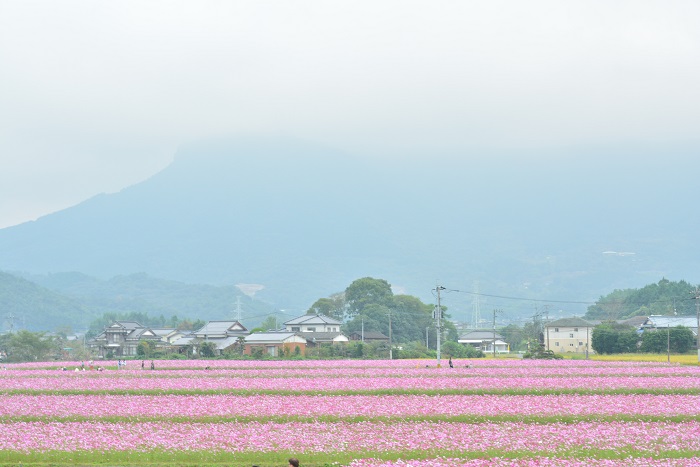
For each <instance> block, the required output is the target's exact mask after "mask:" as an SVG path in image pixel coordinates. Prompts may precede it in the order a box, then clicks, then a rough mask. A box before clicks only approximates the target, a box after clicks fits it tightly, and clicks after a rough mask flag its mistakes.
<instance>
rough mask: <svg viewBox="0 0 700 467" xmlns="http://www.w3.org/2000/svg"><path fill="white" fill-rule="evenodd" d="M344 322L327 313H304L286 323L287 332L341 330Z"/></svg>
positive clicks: (337, 331)
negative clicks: (326, 314)
mask: <svg viewBox="0 0 700 467" xmlns="http://www.w3.org/2000/svg"><path fill="white" fill-rule="evenodd" d="M342 324H343V323H342V322H340V321H338V320H337V319H333V318H329V317H328V316H325V315H303V316H299V317H298V318H294V319H291V320H289V321H286V322H285V323H284V327H285V331H287V332H336V333H339V332H340V326H341V325H342Z"/></svg>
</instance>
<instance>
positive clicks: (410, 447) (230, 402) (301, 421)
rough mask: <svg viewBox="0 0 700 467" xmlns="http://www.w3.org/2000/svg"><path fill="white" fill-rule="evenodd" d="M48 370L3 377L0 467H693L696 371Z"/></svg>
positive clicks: (699, 395)
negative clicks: (289, 462)
mask: <svg viewBox="0 0 700 467" xmlns="http://www.w3.org/2000/svg"><path fill="white" fill-rule="evenodd" d="M149 363H150V362H149ZM43 365H44V366H41V365H40V364H38V363H34V364H25V365H10V366H9V367H8V369H7V370H6V371H0V402H1V403H0V429H1V430H2V433H3V436H2V437H0V464H1V465H10V464H12V465H17V464H19V463H22V464H24V465H25V466H26V465H30V464H32V463H35V464H37V465H39V464H42V465H45V464H46V463H47V462H48V463H50V464H52V465H76V464H79V465H90V464H94V463H100V464H104V463H108V464H110V465H146V464H148V465H149V466H151V465H162V466H165V465H221V464H226V465H232V466H236V467H243V466H248V467H249V466H250V465H252V464H256V465H260V466H261V467H270V466H279V465H282V464H283V461H284V458H285V456H287V457H288V456H290V455H294V456H296V457H300V458H302V459H303V460H302V465H304V466H305V467H314V466H319V467H320V466H328V465H338V466H339V465H343V466H350V467H406V466H412V467H447V466H463V467H484V466H495V467H502V466H520V465H522V466H544V465H557V466H563V467H580V466H584V465H585V466H589V465H590V466H594V467H621V466H623V465H624V466H628V465H629V466H634V467H641V466H650V467H656V466H669V467H687V466H691V465H700V464H698V462H697V458H698V457H700V371H699V369H698V368H697V367H695V366H686V367H683V366H678V365H666V364H659V363H654V364H643V363H637V362H635V363H624V364H621V363H617V362H592V361H566V360H565V361H556V362H529V361H520V360H507V361H506V360H491V359H489V360H478V361H477V360H474V361H471V362H468V361H467V360H463V361H459V360H455V366H456V368H445V367H442V368H437V367H436V365H435V364H434V361H431V362H426V361H371V362H362V361H291V362H279V361H277V362H274V361H263V362H255V361H225V360H217V361H211V362H207V361H201V360H200V361H172V362H165V361H158V362H156V370H150V369H146V370H141V368H140V362H129V364H127V369H126V370H124V369H122V370H116V365H115V366H114V368H111V367H110V365H109V362H107V365H105V364H104V363H103V364H102V366H106V368H107V369H106V370H104V371H95V370H92V371H90V370H87V371H77V372H76V371H61V370H59V369H56V368H52V369H50V368H49V367H48V366H47V365H46V364H43ZM78 365H80V362H78ZM426 365H428V367H427V368H426ZM467 365H469V367H466V366H467ZM206 367H209V368H210V369H205V368H206ZM147 368H148V367H147ZM91 455H93V456H94V457H92V458H91V457H90V456H91ZM334 462H337V463H335V464H334Z"/></svg>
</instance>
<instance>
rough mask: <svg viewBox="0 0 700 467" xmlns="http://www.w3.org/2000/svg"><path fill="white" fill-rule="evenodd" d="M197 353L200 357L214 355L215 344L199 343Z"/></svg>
mask: <svg viewBox="0 0 700 467" xmlns="http://www.w3.org/2000/svg"><path fill="white" fill-rule="evenodd" d="M199 353H200V355H201V356H202V357H205V358H213V357H214V356H216V344H214V343H213V342H202V343H201V344H199Z"/></svg>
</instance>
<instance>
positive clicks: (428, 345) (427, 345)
mask: <svg viewBox="0 0 700 467" xmlns="http://www.w3.org/2000/svg"><path fill="white" fill-rule="evenodd" d="M429 330H430V326H428V327H426V328H425V348H426V349H429V348H430V342H429V341H428V336H429V334H428V331H429Z"/></svg>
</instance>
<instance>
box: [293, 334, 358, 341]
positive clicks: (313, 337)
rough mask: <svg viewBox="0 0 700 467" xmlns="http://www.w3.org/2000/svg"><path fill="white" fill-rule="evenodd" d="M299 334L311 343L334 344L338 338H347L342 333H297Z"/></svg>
mask: <svg viewBox="0 0 700 467" xmlns="http://www.w3.org/2000/svg"><path fill="white" fill-rule="evenodd" d="M297 334H298V335H300V336H302V337H304V338H305V339H306V340H307V341H309V342H332V341H333V340H334V339H335V338H337V337H338V336H345V335H344V334H343V333H342V332H297ZM346 339H347V337H346Z"/></svg>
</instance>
